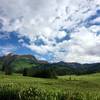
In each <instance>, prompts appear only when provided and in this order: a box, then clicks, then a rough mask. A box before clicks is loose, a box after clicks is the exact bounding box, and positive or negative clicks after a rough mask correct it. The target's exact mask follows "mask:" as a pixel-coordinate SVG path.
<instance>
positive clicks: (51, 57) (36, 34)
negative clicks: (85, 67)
mask: <svg viewBox="0 0 100 100" xmlns="http://www.w3.org/2000/svg"><path fill="white" fill-rule="evenodd" d="M8 53H15V54H32V55H34V56H35V57H36V58H38V59H41V60H47V61H49V62H59V61H64V62H78V63H96V62H100V0H0V56H2V55H6V54H8Z"/></svg>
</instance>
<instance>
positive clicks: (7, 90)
mask: <svg viewBox="0 0 100 100" xmlns="http://www.w3.org/2000/svg"><path fill="white" fill-rule="evenodd" d="M0 100H100V74H99V73H97V74H92V75H83V76H74V75H73V76H59V77H58V79H42V78H32V77H23V76H21V75H18V74H14V75H11V76H5V75H4V74H3V73H0Z"/></svg>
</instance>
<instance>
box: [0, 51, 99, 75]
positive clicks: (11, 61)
mask: <svg viewBox="0 0 100 100" xmlns="http://www.w3.org/2000/svg"><path fill="white" fill-rule="evenodd" d="M6 68H7V69H10V68H11V69H12V70H13V72H21V73H22V71H23V70H24V69H25V68H27V69H31V71H37V70H39V71H40V70H44V69H48V68H52V69H53V70H54V71H55V72H56V73H57V75H66V74H77V75H80V74H90V73H96V72H100V63H92V64H80V63H76V62H72V63H68V62H63V61H61V62H57V63H48V62H47V61H43V60H38V59H36V58H35V57H34V56H33V55H15V54H12V53H10V54H8V55H6V56H2V57H0V70H2V71H4V70H5V69H6Z"/></svg>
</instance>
